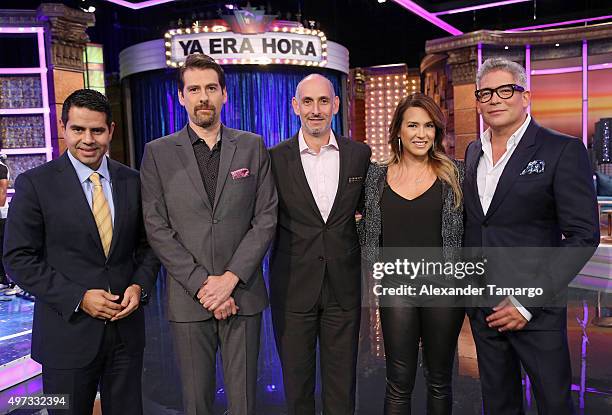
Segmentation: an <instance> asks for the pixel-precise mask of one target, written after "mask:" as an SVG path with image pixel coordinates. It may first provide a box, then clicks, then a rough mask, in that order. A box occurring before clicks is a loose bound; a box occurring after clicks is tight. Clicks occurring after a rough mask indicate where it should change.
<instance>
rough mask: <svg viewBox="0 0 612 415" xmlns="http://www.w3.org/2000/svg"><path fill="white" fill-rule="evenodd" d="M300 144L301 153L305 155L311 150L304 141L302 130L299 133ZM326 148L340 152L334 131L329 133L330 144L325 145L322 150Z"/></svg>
mask: <svg viewBox="0 0 612 415" xmlns="http://www.w3.org/2000/svg"><path fill="white" fill-rule="evenodd" d="M298 144H299V146H300V153H304V152H306V151H309V150H310V148H309V147H308V144H306V140H305V139H304V133H303V132H302V129H301V128H300V132H299V133H298ZM325 147H331V148H334V149H336V150H339V147H338V141H337V140H336V136H335V135H334V132H333V131H332V130H330V131H329V143H327V144H325V145H324V146H322V147H321V148H325Z"/></svg>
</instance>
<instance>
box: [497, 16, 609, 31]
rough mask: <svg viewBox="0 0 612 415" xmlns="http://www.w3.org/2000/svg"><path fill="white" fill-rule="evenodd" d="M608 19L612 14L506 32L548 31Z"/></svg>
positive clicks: (519, 28)
mask: <svg viewBox="0 0 612 415" xmlns="http://www.w3.org/2000/svg"><path fill="white" fill-rule="evenodd" d="M608 19H612V14H609V15H607V16H598V17H589V18H587V19H578V20H566V21H564V22H557V23H548V24H541V25H536V26H526V27H518V28H515V29H508V30H506V32H522V31H524V30H535V29H546V28H549V27H557V26H569V25H573V24H578V23H588V22H596V21H599V20H608Z"/></svg>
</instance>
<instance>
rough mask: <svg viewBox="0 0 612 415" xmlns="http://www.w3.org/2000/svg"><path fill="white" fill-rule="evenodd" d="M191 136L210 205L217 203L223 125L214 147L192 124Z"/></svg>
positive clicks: (188, 128)
mask: <svg viewBox="0 0 612 415" xmlns="http://www.w3.org/2000/svg"><path fill="white" fill-rule="evenodd" d="M187 131H188V133H189V138H190V140H191V144H192V145H193V152H194V154H195V157H196V160H197V162H198V168H199V169H200V175H201V176H202V182H203V183H204V188H205V189H206V193H207V194H208V200H210V205H211V206H213V205H214V203H215V192H216V190H217V177H218V176H219V160H220V159H221V137H222V136H223V126H221V129H220V130H219V135H218V136H217V143H216V144H215V145H214V146H213V148H212V149H211V148H209V147H208V144H206V142H205V141H204V140H203V139H201V138H200V137H198V135H197V134H196V132H195V131H193V129H192V128H191V127H190V126H187Z"/></svg>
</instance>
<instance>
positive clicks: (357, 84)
mask: <svg viewBox="0 0 612 415" xmlns="http://www.w3.org/2000/svg"><path fill="white" fill-rule="evenodd" d="M365 82H366V74H365V72H364V70H363V69H362V68H355V69H351V70H350V73H349V80H348V85H349V88H348V91H349V94H348V95H349V96H348V100H349V136H350V137H351V138H352V139H353V140H356V141H361V142H363V141H365V138H366V128H365V118H366V115H365Z"/></svg>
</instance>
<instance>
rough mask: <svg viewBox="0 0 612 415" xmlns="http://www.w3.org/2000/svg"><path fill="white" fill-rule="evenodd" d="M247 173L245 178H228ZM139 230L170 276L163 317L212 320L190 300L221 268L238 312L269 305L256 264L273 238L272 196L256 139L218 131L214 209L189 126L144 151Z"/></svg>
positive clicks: (265, 153) (274, 204)
mask: <svg viewBox="0 0 612 415" xmlns="http://www.w3.org/2000/svg"><path fill="white" fill-rule="evenodd" d="M240 169H248V171H249V174H248V177H243V178H236V179H234V178H233V177H232V174H231V172H234V171H236V170H240ZM140 175H141V181H142V205H143V213H144V221H145V227H146V230H147V236H148V238H149V243H150V244H151V247H152V248H153V250H154V251H155V253H156V254H157V255H158V258H159V259H160V260H161V262H162V264H163V265H164V267H165V268H166V270H167V271H168V276H169V278H168V317H169V319H170V320H171V321H177V322H188V321H201V320H205V319H208V318H210V317H211V313H210V312H208V311H207V310H206V309H204V308H203V307H202V306H201V305H200V303H199V302H198V300H197V298H196V294H197V292H198V290H199V289H200V287H201V286H202V284H203V283H204V281H206V279H207V278H208V276H209V275H221V274H223V273H224V272H225V271H226V270H229V271H232V272H233V273H235V274H236V275H237V276H238V278H239V279H240V282H239V283H238V285H237V286H236V289H235V290H234V293H233V297H234V299H235V300H236V304H237V305H238V306H239V307H240V311H239V314H242V315H252V314H256V313H259V312H261V311H262V310H263V309H264V308H265V307H266V306H267V305H268V297H267V292H266V287H265V284H264V280H263V272H262V267H261V261H262V258H263V257H264V255H265V254H266V250H267V249H268V245H269V243H270V241H271V240H272V237H273V236H274V232H275V229H276V220H277V204H278V198H277V194H276V187H275V185H274V179H273V177H272V173H271V171H270V157H269V155H268V151H267V149H266V147H265V145H264V142H263V139H262V137H261V136H258V135H255V134H252V133H249V132H246V131H240V130H234V129H231V128H227V127H225V126H224V127H223V143H222V145H221V159H220V162H219V174H218V179H217V190H216V194H215V201H214V205H213V206H211V205H210V201H209V199H208V195H207V193H206V190H205V189H204V183H203V182H202V177H201V175H200V171H199V169H198V164H197V161H196V158H195V155H194V152H193V146H192V144H191V141H190V139H189V134H188V132H187V127H185V128H183V129H182V130H181V131H179V132H177V133H174V134H171V135H169V136H166V137H162V138H158V139H157V140H154V141H152V142H150V143H147V145H146V146H145V153H144V156H143V159H142V165H141V170H140Z"/></svg>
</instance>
